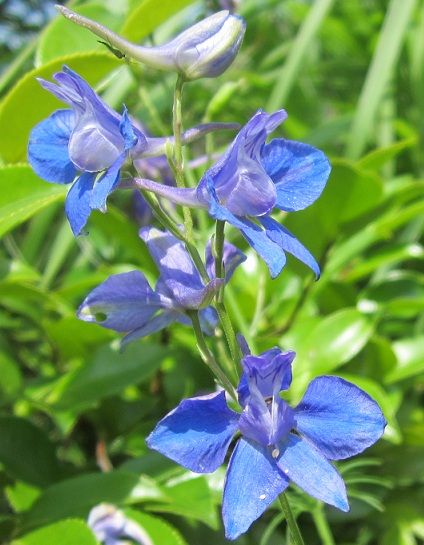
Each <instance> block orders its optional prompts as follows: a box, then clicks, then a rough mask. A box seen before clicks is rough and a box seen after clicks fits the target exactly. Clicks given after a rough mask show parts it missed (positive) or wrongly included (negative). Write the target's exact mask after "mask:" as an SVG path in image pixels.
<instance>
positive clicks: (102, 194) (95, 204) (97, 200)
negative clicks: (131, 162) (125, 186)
mask: <svg viewBox="0 0 424 545" xmlns="http://www.w3.org/2000/svg"><path fill="white" fill-rule="evenodd" d="M124 161H125V154H124V153H122V154H121V155H120V156H119V157H118V158H117V159H116V161H115V162H114V163H113V165H111V166H110V167H109V168H108V169H107V170H106V172H105V173H104V174H103V175H102V176H101V177H100V178H99V179H98V180H97V181H96V183H95V184H94V187H93V191H92V193H91V199H90V206H91V208H92V209H98V210H101V211H102V212H106V201H107V198H108V196H109V195H110V193H112V191H113V190H114V189H115V187H116V186H117V185H118V183H119V171H120V169H121V166H122V165H123V163H124Z"/></svg>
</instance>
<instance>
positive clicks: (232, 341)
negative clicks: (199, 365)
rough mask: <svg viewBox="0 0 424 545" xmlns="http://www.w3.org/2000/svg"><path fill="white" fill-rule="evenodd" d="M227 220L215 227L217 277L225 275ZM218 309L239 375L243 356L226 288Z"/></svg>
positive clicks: (218, 298)
mask: <svg viewBox="0 0 424 545" xmlns="http://www.w3.org/2000/svg"><path fill="white" fill-rule="evenodd" d="M224 231H225V221H217V222H216V227H215V242H214V250H215V251H214V254H215V276H216V277H217V278H224V277H225V270H224V267H223V254H224V242H225V232H224ZM216 310H217V312H218V316H219V319H220V321H221V327H222V329H223V331H224V335H225V338H226V339H227V344H228V347H229V349H230V353H231V358H232V360H233V362H234V368H235V371H236V376H237V377H239V369H238V365H239V363H240V360H241V358H242V354H241V350H240V347H239V344H238V342H237V337H236V334H235V333H234V328H233V324H232V323H231V320H230V317H229V315H228V312H227V309H226V307H225V304H224V289H223V288H222V289H220V290H219V293H218V295H217V301H216Z"/></svg>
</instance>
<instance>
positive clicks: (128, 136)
mask: <svg viewBox="0 0 424 545" xmlns="http://www.w3.org/2000/svg"><path fill="white" fill-rule="evenodd" d="M119 131H120V133H121V134H122V136H123V138H124V148H125V151H127V152H128V151H129V150H130V149H132V148H133V147H134V146H135V145H136V144H137V140H138V138H137V136H136V134H135V132H134V128H133V126H132V124H131V121H130V118H129V116H128V110H127V108H125V107H124V111H123V113H122V118H121V122H120V123H119Z"/></svg>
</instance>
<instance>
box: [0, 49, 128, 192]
mask: <svg viewBox="0 0 424 545" xmlns="http://www.w3.org/2000/svg"><path fill="white" fill-rule="evenodd" d="M64 64H66V65H68V66H69V67H70V68H72V69H73V70H75V71H76V72H78V73H79V74H81V76H82V77H84V78H85V79H87V81H88V82H89V83H90V84H91V85H94V84H96V83H98V82H99V81H100V80H101V79H102V78H104V77H105V76H106V75H107V74H108V73H109V72H110V71H111V70H113V69H114V68H117V67H118V66H119V61H118V59H117V58H116V57H113V56H112V55H110V54H108V53H100V52H99V53H75V54H72V55H66V56H64V57H60V58H57V59H55V60H54V61H52V62H49V63H48V64H45V65H44V66H41V67H40V68H36V69H35V70H32V71H31V72H28V73H27V74H26V75H25V76H24V77H23V78H22V79H20V80H19V81H18V83H17V84H16V85H15V86H14V87H13V88H12V89H11V90H10V91H9V93H8V94H7V95H6V97H5V98H4V99H3V101H2V103H1V105H0V126H1V127H2V131H1V132H0V157H2V158H3V160H4V161H5V162H10V163H17V162H20V161H24V160H25V159H26V150H27V145H28V138H29V134H30V131H31V129H32V128H33V127H34V125H36V124H37V123H38V122H39V121H41V120H42V119H44V118H45V117H47V116H48V115H49V114H50V113H51V112H53V111H54V110H56V109H59V108H63V107H66V106H64V105H63V103H62V102H60V101H59V100H58V99H57V98H55V97H54V96H53V95H52V94H51V93H49V92H47V91H45V90H44V89H43V88H42V87H41V86H40V84H39V83H38V82H37V80H36V78H45V79H50V78H51V77H52V75H53V74H54V73H55V72H58V71H59V70H60V69H61V68H62V65H64ZM50 185H52V184H50Z"/></svg>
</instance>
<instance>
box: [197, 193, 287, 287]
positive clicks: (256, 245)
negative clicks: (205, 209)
mask: <svg viewBox="0 0 424 545" xmlns="http://www.w3.org/2000/svg"><path fill="white" fill-rule="evenodd" d="M208 190H209V191H210V195H211V202H210V206H209V213H210V215H211V216H212V217H213V218H215V219H217V220H221V221H227V222H228V223H231V225H234V227H237V228H238V229H240V231H241V233H242V235H243V236H244V238H245V239H246V240H247V242H248V243H249V244H250V245H251V246H252V248H253V249H254V250H255V251H256V252H257V253H258V254H259V255H260V256H261V257H262V259H263V260H264V261H265V263H266V264H267V266H268V268H269V271H270V274H271V277H272V278H275V277H276V276H278V275H279V274H280V272H281V270H282V268H283V267H284V265H285V263H286V256H285V255H284V251H283V250H282V248H281V247H280V246H279V245H278V244H276V243H275V242H273V241H272V240H271V239H270V238H268V237H267V235H266V233H265V232H264V231H263V230H262V229H261V228H260V227H259V226H258V225H256V224H254V223H252V222H251V221H249V220H246V219H244V218H239V217H237V216H234V214H232V213H231V212H230V211H229V210H227V208H225V207H224V206H222V205H221V204H220V203H219V202H218V199H217V197H216V192H215V189H214V188H213V187H212V185H209V187H208Z"/></svg>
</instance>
